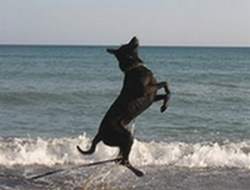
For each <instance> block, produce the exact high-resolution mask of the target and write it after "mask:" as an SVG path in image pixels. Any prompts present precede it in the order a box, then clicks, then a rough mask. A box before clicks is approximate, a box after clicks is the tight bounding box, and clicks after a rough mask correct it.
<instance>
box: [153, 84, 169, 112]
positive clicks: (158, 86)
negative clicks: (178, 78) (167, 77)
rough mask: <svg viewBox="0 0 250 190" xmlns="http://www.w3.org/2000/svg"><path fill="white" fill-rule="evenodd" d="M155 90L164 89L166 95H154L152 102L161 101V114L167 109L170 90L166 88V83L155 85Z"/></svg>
mask: <svg viewBox="0 0 250 190" xmlns="http://www.w3.org/2000/svg"><path fill="white" fill-rule="evenodd" d="M156 86H157V89H161V88H164V90H165V92H166V94H164V95H156V96H155V99H154V101H159V100H163V105H162V106H161V112H164V111H165V110H166V109H167V107H168V106H167V103H168V101H169V99H170V90H169V87H168V83H167V82H160V83H157V84H156Z"/></svg>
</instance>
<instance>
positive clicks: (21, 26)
mask: <svg viewBox="0 0 250 190" xmlns="http://www.w3.org/2000/svg"><path fill="white" fill-rule="evenodd" d="M134 35H136V36H138V38H139V39H140V41H141V44H142V45H222V46H227V45H228V46H250V0H0V44H78V45H85V44H97V45H98V44H100V45H105V44H120V43H122V42H126V41H128V40H129V38H131V37H132V36H134Z"/></svg>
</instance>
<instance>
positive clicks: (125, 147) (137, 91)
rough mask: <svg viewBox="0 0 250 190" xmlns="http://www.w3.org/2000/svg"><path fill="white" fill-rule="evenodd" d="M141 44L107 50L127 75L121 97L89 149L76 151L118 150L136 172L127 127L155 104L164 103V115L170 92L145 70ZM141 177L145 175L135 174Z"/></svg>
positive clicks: (108, 114)
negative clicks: (104, 147) (99, 146)
mask: <svg viewBox="0 0 250 190" xmlns="http://www.w3.org/2000/svg"><path fill="white" fill-rule="evenodd" d="M138 46H139V42H138V40H137V38H136V37H134V38H133V39H132V40H131V41H130V42H129V43H128V44H125V45H122V46H121V47H120V48H119V49H107V51H108V52H109V53H111V54H113V55H114V56H115V57H116V58H117V59H118V61H119V67H120V69H121V70H122V72H124V74H125V79H124V82H123V87H122V90H121V93H120V95H119V96H118V97H117V99H116V100H115V102H114V103H113V104H112V105H111V107H110V108H109V110H108V112H107V113H106V115H105V116H104V118H103V120H102V122H101V125H100V128H99V131H98V133H97V135H96V136H95V138H94V139H93V142H92V145H91V147H90V149H89V150H87V151H83V150H82V149H81V148H80V147H79V146H77V149H78V150H79V151H80V152H81V153H82V154H92V153H93V152H94V151H95V148H96V145H97V143H99V142H100V141H103V142H104V143H105V144H106V145H109V146H116V147H119V149H120V153H119V157H121V161H120V164H123V165H125V166H127V167H128V168H130V169H131V168H132V170H133V169H134V168H133V167H132V166H131V164H130V163H129V153H130V150H131V147H132V144H133V135H132V133H131V132H130V130H129V129H128V128H127V126H128V124H129V123H130V122H131V121H132V120H133V119H135V118H136V117H137V116H138V115H139V114H141V113H142V112H143V111H145V110H146V109H147V108H148V107H149V106H150V105H151V104H152V103H153V102H155V101H159V100H163V105H162V106H161V112H164V111H165V110H166V109H167V103H168V101H169V97H170V91H169V88H168V85H167V82H160V83H157V81H156V79H155V78H154V76H153V73H152V72H151V71H150V70H149V69H148V68H146V67H145V66H144V65H143V64H142V63H143V61H142V60H141V59H140V58H139V56H138V52H137V51H138ZM160 88H164V90H165V92H166V94H162V95H157V90H159V89H160ZM136 173H137V175H139V176H142V175H143V173H142V172H141V173H140V171H139V173H138V171H137V172H136Z"/></svg>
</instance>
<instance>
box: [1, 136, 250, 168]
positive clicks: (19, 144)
mask: <svg viewBox="0 0 250 190" xmlns="http://www.w3.org/2000/svg"><path fill="white" fill-rule="evenodd" d="M90 143H91V138H89V137H87V136H86V135H85V134H84V135H81V136H79V137H75V138H68V137H67V138H66V137H65V138H51V139H44V138H36V139H32V138H1V139H0V164H1V165H4V166H9V167H11V166H15V165H32V164H39V165H47V166H53V165H56V164H82V163H89V162H94V161H98V160H106V159H110V158H114V157H116V155H117V154H118V149H117V148H111V147H108V146H106V145H104V144H103V143H100V144H98V146H97V149H96V152H95V153H94V154H93V155H91V156H83V155H81V154H80V153H79V152H78V151H77V150H76V145H80V146H81V147H82V148H83V149H87V148H88V147H89V145H90ZM130 160H131V162H132V163H133V164H135V165H137V166H147V165H150V166H163V165H165V166H167V165H171V166H178V167H190V168H207V167H209V168H210V167H212V168H216V167H236V168H245V169H250V141H242V142H237V143H233V142H225V143H217V142H213V143H211V142H210V143H209V142H203V143H194V144H192V143H184V142H154V141H151V142H142V141H138V140H135V143H134V145H133V148H132V151H131V155H130Z"/></svg>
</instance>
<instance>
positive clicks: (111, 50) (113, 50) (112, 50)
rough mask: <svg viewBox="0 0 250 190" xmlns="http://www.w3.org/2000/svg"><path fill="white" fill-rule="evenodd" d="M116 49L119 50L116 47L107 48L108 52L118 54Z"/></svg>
mask: <svg viewBox="0 0 250 190" xmlns="http://www.w3.org/2000/svg"><path fill="white" fill-rule="evenodd" d="M116 51H117V50H116V49H110V48H108V49H107V52H108V53H110V54H113V55H114V54H116Z"/></svg>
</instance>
